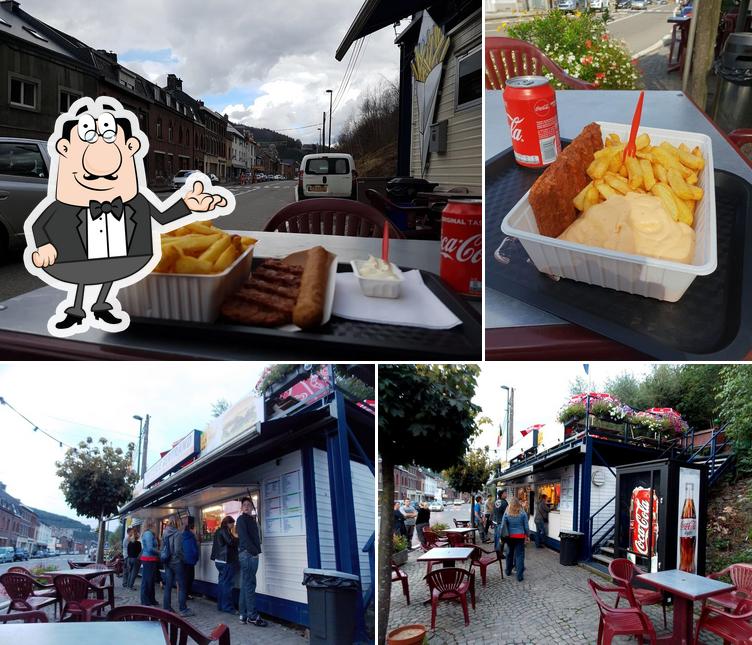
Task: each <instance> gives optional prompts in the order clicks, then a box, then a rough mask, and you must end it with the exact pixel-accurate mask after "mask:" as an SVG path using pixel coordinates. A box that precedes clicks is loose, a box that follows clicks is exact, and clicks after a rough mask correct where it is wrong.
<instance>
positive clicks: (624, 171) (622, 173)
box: [619, 164, 629, 177]
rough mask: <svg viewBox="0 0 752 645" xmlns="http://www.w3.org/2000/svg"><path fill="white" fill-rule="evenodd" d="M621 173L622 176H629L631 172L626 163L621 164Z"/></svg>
mask: <svg viewBox="0 0 752 645" xmlns="http://www.w3.org/2000/svg"><path fill="white" fill-rule="evenodd" d="M619 174H620V175H621V176H622V177H629V173H628V172H627V167H626V166H625V165H624V164H622V165H621V166H620V167H619Z"/></svg>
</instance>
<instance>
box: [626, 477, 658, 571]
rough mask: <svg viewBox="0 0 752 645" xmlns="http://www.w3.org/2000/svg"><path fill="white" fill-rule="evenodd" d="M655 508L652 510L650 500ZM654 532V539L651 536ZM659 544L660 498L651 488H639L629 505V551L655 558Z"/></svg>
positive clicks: (636, 489) (633, 494) (633, 492)
mask: <svg viewBox="0 0 752 645" xmlns="http://www.w3.org/2000/svg"><path fill="white" fill-rule="evenodd" d="M651 497H652V500H653V508H652V511H651V508H650V499H651ZM651 530H652V537H651V535H650V533H651ZM657 542H658V496H657V495H656V494H655V492H654V491H653V489H651V488H643V487H642V486H637V487H636V488H635V489H634V490H633V491H632V499H631V501H630V504H629V550H630V551H632V552H633V553H637V554H638V555H642V556H645V557H648V558H650V557H653V556H654V555H655V552H656V546H657Z"/></svg>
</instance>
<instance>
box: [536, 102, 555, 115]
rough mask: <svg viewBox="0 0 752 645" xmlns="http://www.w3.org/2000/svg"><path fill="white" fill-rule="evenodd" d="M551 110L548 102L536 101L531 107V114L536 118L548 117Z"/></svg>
mask: <svg viewBox="0 0 752 645" xmlns="http://www.w3.org/2000/svg"><path fill="white" fill-rule="evenodd" d="M550 109H551V106H550V105H549V103H548V101H537V102H536V103H535V105H534V106H533V112H535V115H536V116H548V112H549V110H550Z"/></svg>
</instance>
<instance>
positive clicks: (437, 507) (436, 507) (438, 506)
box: [428, 502, 444, 512]
mask: <svg viewBox="0 0 752 645" xmlns="http://www.w3.org/2000/svg"><path fill="white" fill-rule="evenodd" d="M428 510H429V511H439V512H441V511H443V510H444V504H442V503H441V502H431V503H430V504H429V505H428Z"/></svg>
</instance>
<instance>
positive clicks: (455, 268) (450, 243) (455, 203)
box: [439, 199, 483, 296]
mask: <svg viewBox="0 0 752 645" xmlns="http://www.w3.org/2000/svg"><path fill="white" fill-rule="evenodd" d="M482 221H483V202H482V201H481V200H480V199H466V200H461V199H457V200H451V199H450V200H449V202H448V203H447V205H446V206H445V207H444V210H443V211H442V213H441V262H440V265H439V275H441V279H442V280H444V281H445V282H447V283H448V284H449V285H450V286H451V287H452V288H453V289H454V290H455V291H458V292H459V293H461V294H463V295H467V296H480V293H481V287H482V280H483V262H482V259H483V242H482V235H481V230H482V228H481V227H482Z"/></svg>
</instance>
